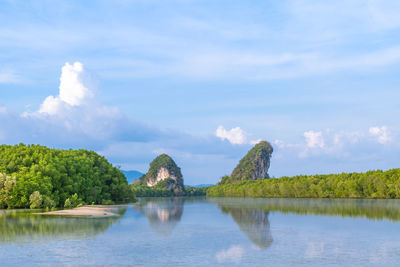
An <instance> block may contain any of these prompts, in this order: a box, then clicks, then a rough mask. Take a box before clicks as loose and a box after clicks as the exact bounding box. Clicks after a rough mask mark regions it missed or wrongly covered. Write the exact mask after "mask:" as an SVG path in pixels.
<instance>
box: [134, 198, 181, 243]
mask: <svg viewBox="0 0 400 267" xmlns="http://www.w3.org/2000/svg"><path fill="white" fill-rule="evenodd" d="M184 202H185V200H184V198H180V197H178V198H169V199H165V198H161V199H142V200H141V201H140V203H139V204H138V205H137V206H136V207H137V208H136V209H138V210H139V211H140V212H141V213H142V214H143V215H145V216H146V217H147V218H148V219H149V222H150V226H151V228H152V229H153V230H155V231H156V232H157V233H159V234H161V235H163V236H167V235H169V234H171V233H172V231H173V230H174V228H175V226H176V225H177V224H178V222H179V221H180V220H181V217H182V213H183V204H184Z"/></svg>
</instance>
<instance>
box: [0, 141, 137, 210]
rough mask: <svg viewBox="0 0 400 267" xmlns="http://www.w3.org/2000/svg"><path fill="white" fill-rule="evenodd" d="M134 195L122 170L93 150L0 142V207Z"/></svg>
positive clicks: (128, 198) (102, 200) (113, 199)
mask: <svg viewBox="0 0 400 267" xmlns="http://www.w3.org/2000/svg"><path fill="white" fill-rule="evenodd" d="M133 199H134V194H133V192H132V191H131V190H130V188H129V185H128V182H127V180H126V178H125V176H124V174H123V173H122V172H121V171H120V170H118V169H117V168H115V167H113V166H112V165H111V164H110V163H109V162H108V161H107V160H106V159H105V158H104V157H102V156H100V155H98V154H97V153H95V152H93V151H87V150H83V149H80V150H71V149H70V150H58V149H50V148H47V147H44V146H39V145H24V144H20V145H15V146H8V145H2V146H0V208H27V207H31V208H44V207H47V208H52V207H64V205H66V206H69V207H73V206H76V205H78V204H80V203H90V204H91V203H96V204H97V203H102V204H109V203H114V202H122V201H131V200H133Z"/></svg>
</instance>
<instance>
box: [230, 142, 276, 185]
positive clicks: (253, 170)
mask: <svg viewBox="0 0 400 267" xmlns="http://www.w3.org/2000/svg"><path fill="white" fill-rule="evenodd" d="M272 152H273V148H272V146H271V144H270V143H268V142H266V141H261V142H259V143H258V144H256V145H255V146H254V147H253V148H252V149H251V150H250V151H249V152H248V153H247V155H246V156H245V157H244V158H242V159H241V160H240V162H239V164H238V165H237V166H236V168H235V169H234V170H233V172H232V174H231V176H230V177H229V178H228V180H229V182H238V181H243V180H257V179H265V178H269V175H268V169H269V166H270V158H271V155H272Z"/></svg>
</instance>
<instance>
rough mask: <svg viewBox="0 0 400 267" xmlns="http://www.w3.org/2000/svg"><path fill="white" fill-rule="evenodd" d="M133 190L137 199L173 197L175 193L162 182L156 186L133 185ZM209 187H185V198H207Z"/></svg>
mask: <svg viewBox="0 0 400 267" xmlns="http://www.w3.org/2000/svg"><path fill="white" fill-rule="evenodd" d="M130 186H131V189H132V190H133V191H134V192H135V195H136V196H137V197H171V196H174V192H172V191H171V190H169V189H168V188H165V187H164V185H163V183H162V181H160V183H158V184H157V185H156V186H151V187H150V186H146V185H141V184H131V185H130ZM207 188H208V187H191V186H185V191H184V195H183V196H205V195H206V191H207Z"/></svg>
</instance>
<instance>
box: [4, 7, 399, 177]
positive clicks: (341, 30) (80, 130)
mask: <svg viewBox="0 0 400 267" xmlns="http://www.w3.org/2000/svg"><path fill="white" fill-rule="evenodd" d="M398 14H400V2H399V1H392V0H385V1H384V0H343V1H342V0H332V1H329V0H327V1H316V0H315V1H314V0H303V1H301V0H282V1H267V0H260V1H257V0H254V1H239V0H237V1H236V0H230V1H225V0H220V1H214V0H185V1H183V0H171V1H167V0H163V1H161V0H160V1H156V0H131V1H130V0H114V1H45V0H42V1H41V0H31V1H30V0H27V1H14V0H8V1H6V0H0V124H1V125H2V127H1V128H0V143H4V144H10V145H12V144H18V143H20V142H23V143H26V144H42V145H46V146H49V147H53V148H60V149H67V148H74V149H75V148H85V149H90V150H94V151H96V152H98V153H100V154H102V155H104V156H105V157H106V158H107V159H108V160H109V161H110V162H111V163H113V164H114V165H118V166H121V168H122V169H125V170H138V171H141V172H146V171H147V169H148V165H149V163H150V162H151V160H152V159H154V158H155V157H156V156H157V155H159V154H161V153H167V154H168V155H170V156H171V157H173V158H174V160H175V161H176V162H177V164H178V165H179V166H180V167H181V169H182V173H183V176H184V179H185V184H191V185H194V184H208V183H216V182H217V181H219V179H220V177H221V176H223V175H226V174H230V173H231V171H232V170H233V168H234V167H235V165H236V164H237V163H238V161H239V160H240V159H241V158H242V157H243V156H244V155H245V154H246V153H247V151H248V150H249V149H251V147H252V146H253V145H254V144H255V143H257V142H258V141H259V140H267V141H269V142H270V143H271V144H272V146H273V148H274V153H273V156H272V158H271V168H270V170H269V173H270V176H272V177H281V176H293V175H298V174H323V173H341V172H356V171H357V172H359V171H368V170H375V169H383V170H386V169H390V168H396V167H400V166H399V162H400V105H399V99H400V90H399V89H400V88H399V86H400V68H399V67H400V16H398Z"/></svg>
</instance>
